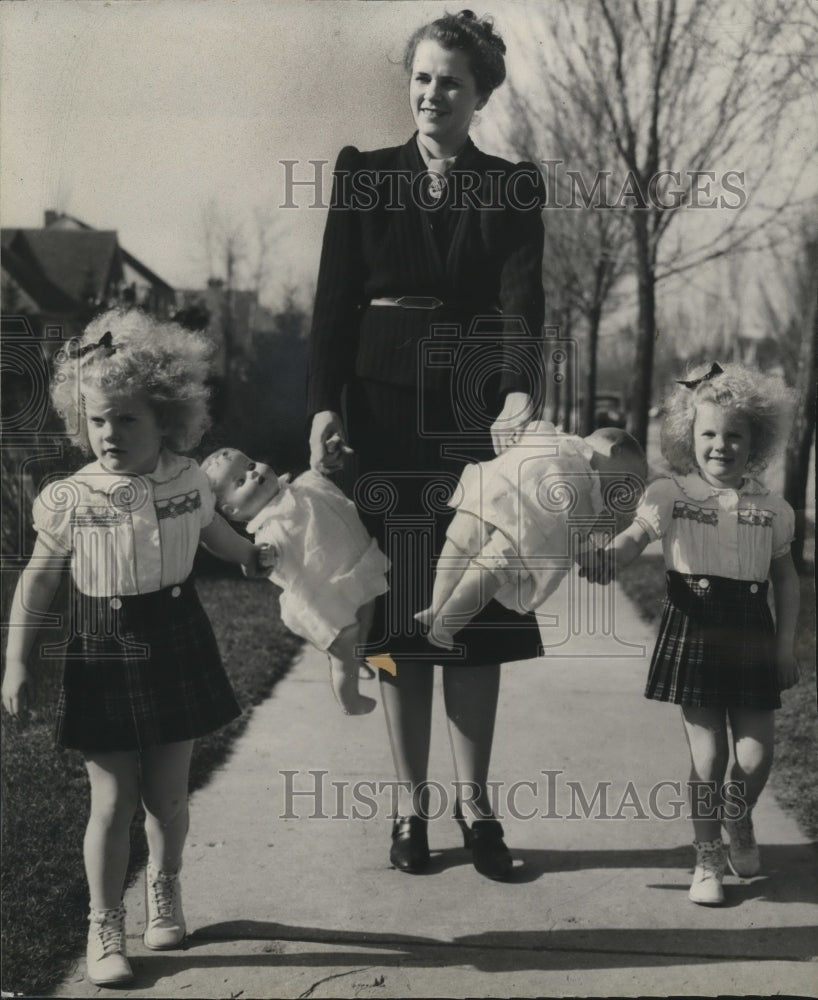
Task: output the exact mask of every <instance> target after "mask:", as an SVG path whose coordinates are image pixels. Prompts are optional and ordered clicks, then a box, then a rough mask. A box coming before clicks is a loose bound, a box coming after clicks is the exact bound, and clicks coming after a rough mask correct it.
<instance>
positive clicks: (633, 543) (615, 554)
mask: <svg viewBox="0 0 818 1000" xmlns="http://www.w3.org/2000/svg"><path fill="white" fill-rule="evenodd" d="M649 541H650V536H649V535H648V533H647V531H645V529H644V528H643V527H642V526H641V525H640V524H637V523H634V524H632V525H631V526H630V527H629V528H626V529H625V530H624V531H621V532H620V533H619V534H618V535H617V536H616V538H614V539H613V540H612V541H610V542H609V543H608V544H607V545H606V546H605V547H604V548H601V549H591V550H590V551H588V552H583V553H582V554H581V555H580V557H579V575H580V576H585V577H587V578H588V579H589V580H590V581H591V583H601V584H608V583H610V582H611V580H613V579H614V577H615V576H616V575H617V573H619V571H620V570H623V569H624V568H625V567H626V566H629V565H630V564H631V563H632V562H633V561H634V560H635V559H636V558H637V557H638V556H640V555H641V554H642V552H643V550H644V548H645V546H646V545H647V544H648V542H649Z"/></svg>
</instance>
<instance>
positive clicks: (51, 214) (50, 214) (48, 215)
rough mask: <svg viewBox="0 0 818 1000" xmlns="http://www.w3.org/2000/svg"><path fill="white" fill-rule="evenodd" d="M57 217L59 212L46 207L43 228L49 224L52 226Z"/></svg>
mask: <svg viewBox="0 0 818 1000" xmlns="http://www.w3.org/2000/svg"><path fill="white" fill-rule="evenodd" d="M59 217H60V213H59V212H55V211H54V209H53V208H47V209H46V210H45V228H46V229H48V228H49V227H50V226H53V225H54V223H55V222H56V221H57V219H59Z"/></svg>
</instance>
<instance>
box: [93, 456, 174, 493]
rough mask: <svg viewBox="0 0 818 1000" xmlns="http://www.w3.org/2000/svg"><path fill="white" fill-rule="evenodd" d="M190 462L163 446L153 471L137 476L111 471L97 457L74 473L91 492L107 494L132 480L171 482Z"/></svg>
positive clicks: (155, 482) (159, 482) (155, 484)
mask: <svg viewBox="0 0 818 1000" xmlns="http://www.w3.org/2000/svg"><path fill="white" fill-rule="evenodd" d="M190 463H191V459H189V458H185V457H184V456H183V455H177V454H175V453H174V452H172V451H167V450H165V449H164V448H163V449H162V451H160V452H159V461H158V462H157V463H156V468H155V469H154V470H153V472H146V473H143V474H142V475H138V476H133V475H129V474H127V473H123V472H111V471H110V470H108V469H106V468H105V466H104V465H103V464H102V463H101V462H100V461H99V459H97V460H96V461H95V462H91V463H90V464H88V465H85V466H83V467H82V468H81V469H80V470H79V471H78V472H77V473H76V475H77V477H78V478H79V479H81V480H82V481H83V484H84V485H85V486H87V487H88V489H89V490H91V491H92V492H94V493H102V494H105V495H108V494H109V493H110V491H111V489H112V488H115V487H117V486H124V485H127V484H128V483H132V482H133V481H134V480H139V479H142V480H147V481H148V482H149V483H151V484H152V485H153V486H159V485H163V484H165V483H170V482H173V480H174V479H178V478H179V477H180V476H181V475H182V474H183V473H184V472H185V471H186V470H187V468H188V467H189V465H190Z"/></svg>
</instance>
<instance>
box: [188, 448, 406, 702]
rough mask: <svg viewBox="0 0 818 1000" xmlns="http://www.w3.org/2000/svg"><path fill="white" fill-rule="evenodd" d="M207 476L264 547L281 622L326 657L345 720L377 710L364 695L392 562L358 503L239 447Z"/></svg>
mask: <svg viewBox="0 0 818 1000" xmlns="http://www.w3.org/2000/svg"><path fill="white" fill-rule="evenodd" d="M202 470H203V471H204V473H205V475H206V476H207V478H208V479H209V481H210V484H211V486H212V488H213V492H214V494H215V495H216V500H217V504H218V508H219V510H220V511H222V513H224V514H225V515H226V516H227V517H228V518H230V519H231V520H234V521H241V522H245V523H246V524H247V530H248V531H249V532H250V533H251V534H252V535H253V536H254V537H255V541H256V544H257V545H261V546H262V547H265V551H266V553H267V555H266V558H265V562H266V563H267V565H268V567H269V569H270V572H269V575H268V578H269V579H270V580H272V581H273V583H275V584H277V585H278V586H279V587H281V588H282V590H283V593H282V595H281V620H282V621H283V622H284V624H285V625H286V626H287V628H288V629H290V631H292V632H295V634H296V635H300V636H301V637H302V638H304V639H307V640H308V641H309V642H311V643H312V644H313V645H314V646H315V647H316V648H317V649H321V650H324V651H326V653H327V655H328V656H329V661H330V678H331V681H332V690H333V692H334V693H335V697H336V698H337V700H338V702H339V704H340V705H341V708H343V710H344V712H345V713H346V714H347V715H363V714H365V713H366V712H371V711H372V709H373V708H374V707H375V701H374V699H372V698H368V697H366V696H365V695H362V694H360V693H359V691H358V678H359V669H360V668H361V666H362V664H361V660H360V658H359V656H358V654H357V651H356V647H358V646H359V645H361V644H362V643H364V642H365V641H366V638H367V635H368V632H369V628H370V626H371V623H372V604H373V601H374V599H375V598H376V597H377V596H378V595H379V594H383V593H384V592H385V591H386V590H387V583H386V572H387V570H388V568H389V561H388V559H387V558H386V556H385V555H384V554H383V553H382V552H381V550H380V549H379V548H378V543H377V542H376V541H375V540H374V539H373V538H371V537H370V535H369V534H368V532H367V531H366V529H365V528H364V526H363V524H361V521H360V518H359V517H358V513H357V511H356V510H355V505H354V504H353V503H352V501H351V500H349V499H347V497H345V496H344V494H343V493H342V492H341V491H340V490H339V489H338V487H337V486H335V485H334V484H333V483H331V482H330V481H329V480H328V479H326V478H325V477H324V476H322V475H321V474H320V473H318V472H314V471H312V470H309V471H307V472H304V473H302V474H301V475H300V476H298V477H297V478H296V479H295V480H294V481H293V482H289V476H288V475H284V476H281V477H279V476H276V474H275V472H273V470H272V469H271V468H270V467H269V466H267V465H264V464H262V463H260V462H253V461H252V460H251V459H249V458H248V457H247V456H246V455H244V454H243V453H242V452H240V451H237V450H236V449H235V448H222V449H220V450H219V451H216V452H214V453H213V454H212V455H209V456H208V457H207V458H206V459H205V461H204V462H203V463H202Z"/></svg>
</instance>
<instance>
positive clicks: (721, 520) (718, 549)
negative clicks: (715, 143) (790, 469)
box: [636, 473, 795, 581]
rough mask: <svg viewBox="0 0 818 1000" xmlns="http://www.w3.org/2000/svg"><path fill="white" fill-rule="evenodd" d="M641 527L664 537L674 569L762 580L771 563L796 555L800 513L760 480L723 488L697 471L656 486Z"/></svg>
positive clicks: (643, 507) (639, 518) (642, 511)
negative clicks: (792, 548)
mask: <svg viewBox="0 0 818 1000" xmlns="http://www.w3.org/2000/svg"><path fill="white" fill-rule="evenodd" d="M636 523H638V524H639V525H640V526H641V527H642V528H644V530H645V531H646V532H647V534H648V536H649V537H650V539H651V540H652V541H653V540H655V539H657V538H661V539H662V549H663V551H664V556H665V565H666V566H667V568H668V569H669V570H676V571H678V572H679V573H703V574H711V575H713V576H722V577H726V578H729V579H732V580H759V581H760V580H766V579H767V576H768V574H769V571H770V562H771V560H773V559H777V558H778V557H779V556H784V555H786V554H787V553H788V552H789V551H790V543H791V542H792V539H793V534H794V530H795V514H794V513H793V509H792V507H790V505H789V504H788V503H787V501H786V500H784V499H783V497H780V496H777V495H776V494H774V493H771V492H770V491H769V490H768V489H767V488H766V487H765V486H763V485H762V484H761V483H759V482H758V481H757V480H755V479H745V481H744V484H743V485H742V486H741V488H740V489H738V490H734V489H718V488H716V487H715V486H711V485H710V484H709V483H707V482H705V480H704V479H702V477H701V476H700V475H699V474H698V473H692V474H690V475H688V476H673V477H671V478H669V479H658V480H657V481H656V482H654V483H651V485H650V486H649V487H648V489H647V492H646V493H645V498H644V500H643V501H642V503H641V504H640V506H639V508H638V509H637V511H636Z"/></svg>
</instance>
